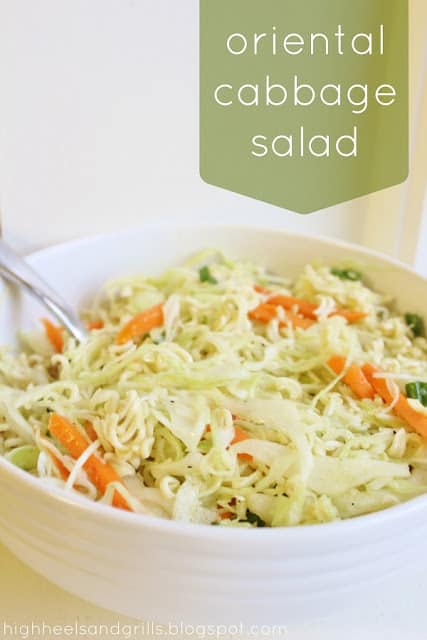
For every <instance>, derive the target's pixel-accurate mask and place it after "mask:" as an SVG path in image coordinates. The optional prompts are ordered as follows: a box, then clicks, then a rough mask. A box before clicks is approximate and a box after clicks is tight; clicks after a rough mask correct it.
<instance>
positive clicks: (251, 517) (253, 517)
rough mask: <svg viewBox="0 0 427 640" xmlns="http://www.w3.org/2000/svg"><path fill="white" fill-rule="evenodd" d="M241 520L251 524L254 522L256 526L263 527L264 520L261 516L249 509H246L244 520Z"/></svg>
mask: <svg viewBox="0 0 427 640" xmlns="http://www.w3.org/2000/svg"><path fill="white" fill-rule="evenodd" d="M243 522H250V523H251V524H256V526H257V527H265V522H264V520H263V519H262V518H260V517H259V516H258V515H257V514H256V513H253V512H252V511H249V509H246V520H244V521H243Z"/></svg>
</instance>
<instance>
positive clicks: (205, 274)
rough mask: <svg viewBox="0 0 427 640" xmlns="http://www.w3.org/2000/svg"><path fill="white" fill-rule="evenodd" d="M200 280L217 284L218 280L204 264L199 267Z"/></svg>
mask: <svg viewBox="0 0 427 640" xmlns="http://www.w3.org/2000/svg"><path fill="white" fill-rule="evenodd" d="M199 277H200V282H209V283H210V284H218V280H217V279H216V278H214V277H213V275H212V274H211V272H210V270H209V267H207V266H204V267H202V268H201V269H199Z"/></svg>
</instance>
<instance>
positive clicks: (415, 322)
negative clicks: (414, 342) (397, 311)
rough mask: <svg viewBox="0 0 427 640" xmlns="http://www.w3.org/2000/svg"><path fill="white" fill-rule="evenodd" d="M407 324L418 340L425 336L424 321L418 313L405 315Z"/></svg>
mask: <svg viewBox="0 0 427 640" xmlns="http://www.w3.org/2000/svg"><path fill="white" fill-rule="evenodd" d="M405 322H406V324H407V325H408V327H409V328H410V329H411V331H412V333H413V334H414V336H415V337H416V338H419V337H420V336H423V335H425V326H424V320H423V319H422V317H421V316H419V315H418V313H405Z"/></svg>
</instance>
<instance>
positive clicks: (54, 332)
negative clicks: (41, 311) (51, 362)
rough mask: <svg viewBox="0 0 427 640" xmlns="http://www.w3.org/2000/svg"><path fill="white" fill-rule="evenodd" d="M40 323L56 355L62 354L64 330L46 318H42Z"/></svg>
mask: <svg viewBox="0 0 427 640" xmlns="http://www.w3.org/2000/svg"><path fill="white" fill-rule="evenodd" d="M42 322H43V325H44V330H45V332H46V336H47V337H48V340H49V342H50V344H51V345H52V347H53V348H54V349H55V351H56V352H57V353H62V350H63V348H64V336H63V334H62V332H63V331H64V328H63V327H57V326H56V325H54V324H53V322H51V321H50V320H49V319H48V318H42Z"/></svg>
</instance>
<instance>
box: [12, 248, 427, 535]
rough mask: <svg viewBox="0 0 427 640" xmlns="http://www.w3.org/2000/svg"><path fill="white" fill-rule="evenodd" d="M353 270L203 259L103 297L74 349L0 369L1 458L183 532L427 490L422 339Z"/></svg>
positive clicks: (53, 330) (351, 508)
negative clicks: (178, 524) (279, 268)
mask: <svg viewBox="0 0 427 640" xmlns="http://www.w3.org/2000/svg"><path fill="white" fill-rule="evenodd" d="M363 280H364V277H363V274H361V273H359V272H357V271H354V270H353V269H349V268H343V267H342V266H340V265H338V266H336V265H334V266H332V267H331V266H328V267H326V266H312V265H308V266H306V267H305V268H304V270H303V271H302V273H301V274H300V275H299V277H298V278H297V279H296V280H294V281H290V280H288V279H287V278H286V277H281V276H277V275H273V274H270V273H269V272H268V271H267V270H266V269H264V268H263V267H260V266H257V265H253V264H248V263H242V262H232V261H231V260H229V259H227V258H225V257H223V256H222V255H221V254H219V253H218V252H214V251H206V252H204V253H202V254H199V255H198V256H195V257H194V258H193V259H192V260H190V261H189V262H188V263H187V264H186V265H184V266H182V267H177V268H172V269H170V270H169V271H167V272H166V273H164V274H163V275H161V276H160V277H150V276H138V277H133V278H126V279H122V280H118V281H115V282H112V283H110V284H108V285H107V286H106V287H105V288H104V290H103V291H102V292H101V293H100V294H99V296H98V297H97V298H96V299H95V300H94V302H93V305H92V307H91V308H90V309H89V310H87V311H86V312H85V313H84V317H85V321H86V322H87V325H88V328H89V334H88V338H87V340H85V341H84V343H82V344H80V345H77V344H76V343H75V342H74V340H73V339H72V338H71V337H69V336H68V334H67V333H66V332H65V331H63V330H62V329H61V328H59V327H57V326H55V325H54V324H53V323H52V322H51V321H49V320H44V331H43V330H41V329H40V330H37V331H33V332H31V333H26V334H24V335H22V336H20V338H21V345H22V349H21V352H20V353H19V354H18V355H16V354H14V353H13V352H12V351H10V350H7V349H6V348H4V349H2V351H1V356H0V419H1V422H0V453H1V454H2V455H4V456H5V457H6V458H7V459H8V460H10V461H11V462H12V463H14V464H15V465H17V466H19V467H21V468H22V469H25V470H27V471H28V472H30V473H32V474H33V475H36V476H38V477H39V478H40V481H41V482H43V483H45V484H46V485H48V486H52V487H53V486H55V487H62V488H64V487H65V489H66V490H68V491H70V492H71V493H72V492H79V493H80V494H82V495H84V496H86V497H87V498H88V499H89V500H93V501H99V502H105V503H107V504H112V505H113V506H115V507H117V508H121V509H126V510H129V511H135V512H139V513H145V514H152V515H155V516H158V517H163V518H170V519H175V520H180V521H188V522H196V523H206V524H215V525H220V526H227V527H230V526H231V527H260V526H289V525H299V524H312V523H321V522H328V521H333V520H339V519H344V518H349V517H352V516H356V515H360V514H365V513H369V512H373V511H376V510H379V509H383V508H385V507H389V506H391V505H395V504H398V503H400V502H403V501H405V500H408V499H409V498H412V497H414V496H417V495H419V494H421V493H424V492H426V491H427V341H426V339H425V338H424V335H423V334H424V325H423V320H422V318H420V317H419V316H418V315H417V314H415V313H412V310H411V309H408V310H403V311H404V312H405V311H406V312H407V313H406V315H398V314H397V313H396V312H394V311H392V309H391V306H390V305H391V301H390V300H388V299H386V298H385V297H384V296H383V295H382V294H380V293H376V292H374V291H372V290H371V289H370V288H368V287H367V286H366V285H365V284H364V283H363Z"/></svg>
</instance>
